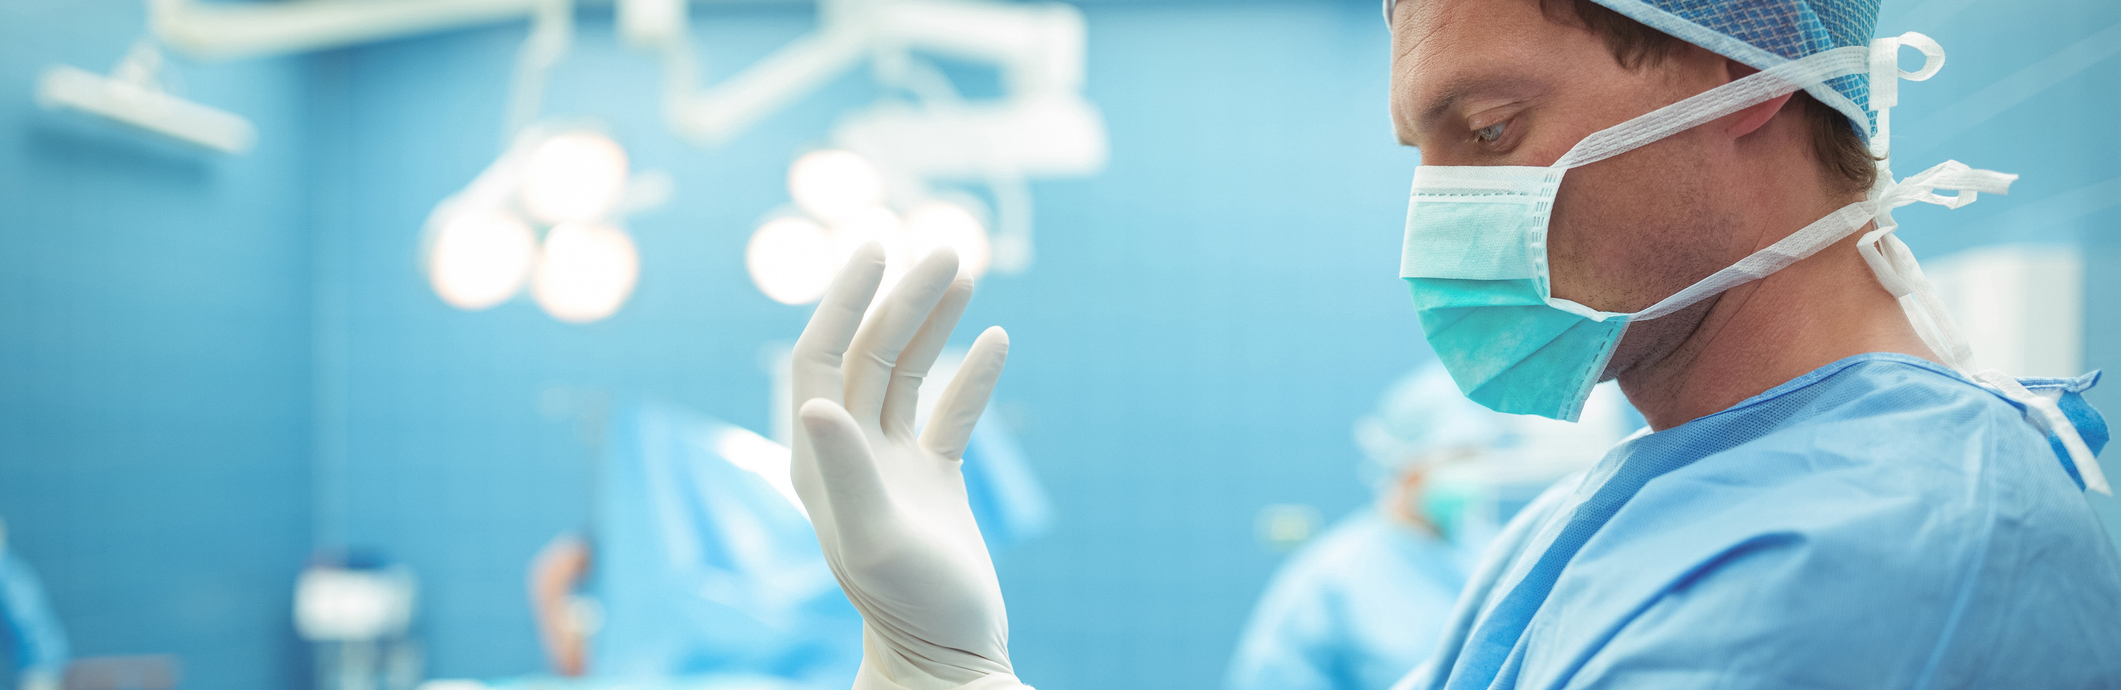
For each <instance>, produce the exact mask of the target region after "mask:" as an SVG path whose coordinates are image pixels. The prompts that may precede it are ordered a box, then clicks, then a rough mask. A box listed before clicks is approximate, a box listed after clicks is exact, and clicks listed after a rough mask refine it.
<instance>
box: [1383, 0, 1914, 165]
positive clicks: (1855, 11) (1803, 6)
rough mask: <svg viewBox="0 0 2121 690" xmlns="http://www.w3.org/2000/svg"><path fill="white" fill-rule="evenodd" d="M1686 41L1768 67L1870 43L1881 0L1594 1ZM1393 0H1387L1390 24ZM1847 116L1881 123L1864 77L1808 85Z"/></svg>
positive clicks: (1864, 124)
mask: <svg viewBox="0 0 2121 690" xmlns="http://www.w3.org/2000/svg"><path fill="white" fill-rule="evenodd" d="M1592 1H1593V2H1596V3H1598V4H1600V5H1603V6H1605V7H1606V8H1607V9H1611V10H1613V11H1614V12H1619V13H1620V14H1622V15H1626V16H1627V17H1628V18H1630V19H1634V20H1635V21H1638V22H1642V23H1643V24H1646V25H1648V26H1649V27H1650V28H1653V29H1656V30H1658V31H1662V32H1664V33H1666V34H1669V35H1671V36H1673V37H1676V38H1678V39H1680V40H1683V41H1686V42H1688V43H1692V44H1694V45H1697V46H1701V47H1703V48H1707V49H1708V50H1710V51H1713V52H1715V53H1716V54H1718V55H1722V56H1724V57H1727V58H1730V59H1732V60H1737V61H1739V62H1742V63H1745V64H1747V65H1750V66H1752V67H1754V68H1755V69H1768V68H1770V67H1774V66H1776V65H1780V64H1782V63H1785V62H1789V61H1791V60H1796V59H1799V58H1805V57H1810V56H1812V55H1814V54H1817V53H1822V52H1825V51H1828V50H1832V49H1835V48H1846V47H1849V46H1867V45H1870V43H1871V33H1872V32H1873V31H1875V30H1876V29H1877V26H1878V3H1879V0H1592ZM1394 2H1395V0H1385V3H1384V4H1385V23H1386V25H1388V26H1389V25H1390V24H1391V21H1392V6H1393V4H1394ZM1805 90H1806V91H1808V92H1810V93H1811V94H1812V97H1814V98H1817V99H1819V101H1820V102H1822V103H1825V104H1827V105H1829V106H1833V108H1834V109H1835V110H1839V111H1841V113H1842V114H1843V115H1847V116H1848V118H1849V121H1850V122H1851V123H1854V124H1855V126H1856V131H1857V132H1858V133H1860V134H1862V135H1864V136H1865V137H1866V138H1868V137H1869V136H1870V134H1871V132H1872V131H1873V128H1874V127H1875V126H1876V122H1875V118H1874V116H1873V114H1872V113H1871V112H1870V110H1869V107H1870V86H1869V82H1868V80H1867V79H1866V77H1864V76H1862V75H1850V76H1845V77H1838V78H1835V79H1833V80H1830V81H1828V82H1826V83H1825V84H1820V85H1816V86H1811V87H1808V88H1806V89H1805Z"/></svg>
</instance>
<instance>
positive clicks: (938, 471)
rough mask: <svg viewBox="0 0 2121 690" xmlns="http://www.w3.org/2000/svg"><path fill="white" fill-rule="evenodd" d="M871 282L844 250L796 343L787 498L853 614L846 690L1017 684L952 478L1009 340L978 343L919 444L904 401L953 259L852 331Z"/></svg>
mask: <svg viewBox="0 0 2121 690" xmlns="http://www.w3.org/2000/svg"><path fill="white" fill-rule="evenodd" d="M883 276H884V252H883V249H882V247H880V246H878V245H876V244H875V243H870V244H868V245H864V246H863V247H861V248H860V249H857V250H855V252H854V255H853V256H852V257H850V258H849V259H848V260H847V267H846V268H845V269H842V270H841V272H840V275H839V277H838V278H837V279H835V280H834V281H833V284H832V288H831V289H830V290H829V291H827V292H826V294H825V299H824V301H822V302H820V303H819V304H818V307H817V312H816V313H815V314H813V315H812V316H811V317H810V326H809V327H808V328H805V329H803V337H802V338H801V339H799V340H797V341H796V344H795V352H794V357H793V362H792V365H793V367H794V371H793V377H792V378H793V382H794V387H795V390H794V395H793V396H792V398H791V399H792V400H796V401H799V402H798V403H797V405H798V408H797V411H796V419H797V420H799V423H798V427H799V429H798V431H797V433H796V434H795V465H794V467H793V472H794V475H795V490H796V493H797V494H798V495H799V496H800V497H801V498H802V499H803V506H804V508H805V509H807V510H808V511H809V512H810V522H811V524H812V525H813V526H815V527H816V528H817V536H818V542H819V543H820V544H822V545H823V546H824V549H825V560H826V562H827V563H829V564H831V566H832V574H833V575H834V576H835V577H838V578H839V581H840V587H841V589H844V590H846V592H847V598H848V599H849V600H851V601H853V602H854V606H855V608H857V609H860V610H861V613H862V666H861V671H860V672H859V673H857V674H856V676H855V680H854V687H855V688H856V690H885V689H891V690H896V689H898V688H907V689H910V690H948V689H951V688H980V689H986V688H1022V687H1024V686H1023V684H1022V683H1020V682H1019V681H1017V679H1016V676H1015V675H1014V673H1013V671H1012V670H1011V669H1010V667H1009V619H1008V615H1007V613H1005V612H1004V611H1003V610H1002V590H1001V584H1000V583H999V582H998V581H996V579H995V576H994V563H993V561H992V560H991V559H990V558H989V557H988V555H987V546H986V542H984V541H982V540H981V539H980V533H979V526H978V525H977V524H975V523H973V521H972V508H971V506H970V504H968V503H967V502H966V500H965V479H964V475H963V474H961V473H960V472H959V466H960V465H961V464H963V457H964V453H965V444H966V442H967V441H968V439H969V438H970V436H971V434H972V425H973V423H974V422H976V421H978V420H979V415H980V411H981V410H983V409H985V408H986V406H987V396H988V395H989V394H991V393H993V392H994V381H995V379H996V378H997V377H999V376H1000V375H1001V370H1002V361H1003V360H1004V359H1005V358H1006V357H1007V355H1008V350H1009V336H1008V334H1006V333H1003V332H1002V329H1000V328H990V329H988V330H987V331H986V332H985V333H981V334H980V336H979V339H978V340H977V341H975V342H974V343H973V345H972V350H971V352H970V353H968V354H967V355H966V356H965V364H964V367H963V368H962V369H960V370H959V372H958V375H957V378H956V380H953V381H951V382H950V387H949V388H948V389H947V390H945V391H944V392H943V398H942V400H941V401H940V403H939V404H937V405H936V408H935V412H934V414H933V415H932V416H931V417H930V419H929V421H928V428H927V429H926V431H925V432H924V433H922V434H921V437H920V438H919V439H915V438H914V430H913V413H914V402H915V398H916V395H917V393H918V391H919V390H920V383H921V379H922V378H923V377H925V376H927V373H928V368H929V367H930V366H931V365H933V364H934V363H935V359H936V356H937V355H939V354H941V352H942V350H943V344H944V342H945V341H946V340H948V339H949V337H950V330H951V329H952V328H954V327H955V326H956V325H957V319H958V317H959V316H961V315H963V314H964V311H965V303H966V302H967V301H970V300H971V298H972V283H971V281H969V280H957V279H956V276H957V254H956V253H954V252H951V251H950V250H947V249H945V250H941V251H938V252H936V253H935V254H933V255H931V256H929V257H928V258H927V259H926V260H924V261H921V262H920V264H919V265H917V266H914V267H913V269H912V270H910V271H907V273H906V276H905V278H903V279H901V280H900V281H899V283H898V286H897V287H896V288H894V289H893V290H892V291H891V295H890V296H889V297H886V298H885V299H884V302H883V303H882V304H881V305H880V306H878V307H877V309H876V311H875V313H874V314H873V315H871V316H870V317H869V318H868V319H867V320H866V321H865V320H864V319H863V312H864V310H866V309H867V308H868V307H869V303H870V301H871V299H872V298H873V297H874V296H875V295H876V290H877V285H878V284H879V283H880V282H881V281H882V280H883Z"/></svg>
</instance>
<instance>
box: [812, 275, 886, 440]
mask: <svg viewBox="0 0 2121 690" xmlns="http://www.w3.org/2000/svg"><path fill="white" fill-rule="evenodd" d="M883 281H884V246H883V245H881V244H877V243H875V242H870V243H868V244H864V245H862V246H861V247H859V248H857V249H855V250H854V254H853V255H852V256H849V257H848V258H847V265H846V267H844V268H841V269H840V274H839V276H838V277H836V278H833V279H832V287H831V288H829V289H827V290H826V291H825V299H824V300H822V301H820V302H818V305H817V311H814V312H811V314H810V325H808V326H806V327H804V328H803V335H802V337H800V338H797V339H796V341H795V350H794V351H793V352H792V353H791V356H790V358H789V360H790V361H789V366H790V367H792V368H793V370H792V371H790V372H789V374H790V376H789V380H790V381H791V383H792V385H793V388H794V390H793V391H791V393H792V394H793V395H792V397H791V398H790V399H791V400H796V401H798V402H797V404H801V402H800V401H804V400H812V399H816V398H824V399H826V400H830V401H832V402H835V403H836V402H840V400H841V396H842V395H844V391H845V388H844V386H843V382H842V380H841V378H840V362H841V359H842V358H843V357H844V356H845V354H846V353H847V346H848V344H849V343H850V342H852V341H853V340H854V334H855V331H856V330H857V329H858V328H859V327H860V326H861V324H862V314H864V313H866V312H867V311H868V310H869V302H870V301H871V300H873V299H875V298H876V288H877V285H878V284H881V283H882V282H883Z"/></svg>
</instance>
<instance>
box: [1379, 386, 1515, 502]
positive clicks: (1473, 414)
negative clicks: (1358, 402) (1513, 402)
mask: <svg viewBox="0 0 2121 690" xmlns="http://www.w3.org/2000/svg"><path fill="white" fill-rule="evenodd" d="M1508 425H1509V417H1508V415H1504V414H1502V413H1500V412H1494V411H1491V410H1489V409H1488V408H1485V407H1481V406H1480V403H1476V402H1473V401H1471V400H1467V399H1466V396H1465V394H1463V393H1460V392H1458V384H1457V383H1454V382H1452V381H1451V374H1450V372H1447V371H1444V368H1443V366H1442V365H1439V364H1435V363H1430V364H1428V365H1426V366H1424V367H1422V368H1420V369H1417V370H1415V371H1414V372H1413V373H1410V374H1408V375H1406V376H1405V377H1402V378H1401V379H1399V381H1397V382H1395V383H1393V384H1392V387H1391V388H1389V389H1387V390H1386V391H1385V395H1384V398H1383V399H1381V400H1379V401H1378V404H1377V411H1376V412H1374V413H1371V414H1370V415H1368V416H1365V417H1363V418H1362V419H1359V420H1356V422H1355V443H1356V445H1357V446H1359V447H1361V448H1362V451H1363V455H1364V456H1365V458H1366V459H1367V460H1368V461H1369V463H1368V467H1367V468H1365V469H1366V470H1367V471H1368V472H1369V473H1371V474H1374V475H1376V476H1373V477H1371V479H1372V480H1378V481H1382V480H1385V479H1387V478H1389V477H1390V476H1392V475H1395V474H1397V473H1398V471H1399V470H1402V469H1404V468H1406V466H1407V465H1408V464H1409V463H1413V462H1419V461H1424V460H1429V459H1433V458H1435V457H1436V456H1437V454H1438V452H1439V451H1455V450H1471V451H1480V450H1486V449H1488V448H1491V447H1493V446H1495V445H1496V444H1497V443H1499V442H1500V441H1502V439H1503V438H1504V437H1505V436H1506V435H1507V434H1508V433H1509V427H1508Z"/></svg>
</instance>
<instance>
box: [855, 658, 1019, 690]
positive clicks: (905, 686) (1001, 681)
mask: <svg viewBox="0 0 2121 690" xmlns="http://www.w3.org/2000/svg"><path fill="white" fill-rule="evenodd" d="M903 681H904V682H901V681H900V680H894V679H892V678H891V677H889V676H886V675H884V672H883V671H881V670H879V669H877V667H876V665H874V664H871V663H869V660H868V659H867V658H864V659H862V667H861V669H860V670H858V671H855V673H854V690H1032V687H1031V686H1029V685H1025V684H1024V682H1023V681H1021V680H1017V678H1016V676H1013V675H1010V674H1007V673H990V674H987V675H985V676H981V677H980V679H979V680H975V681H972V682H970V683H965V684H963V685H951V684H950V682H949V681H945V680H942V679H939V678H928V677H922V678H906V679H903Z"/></svg>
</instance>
